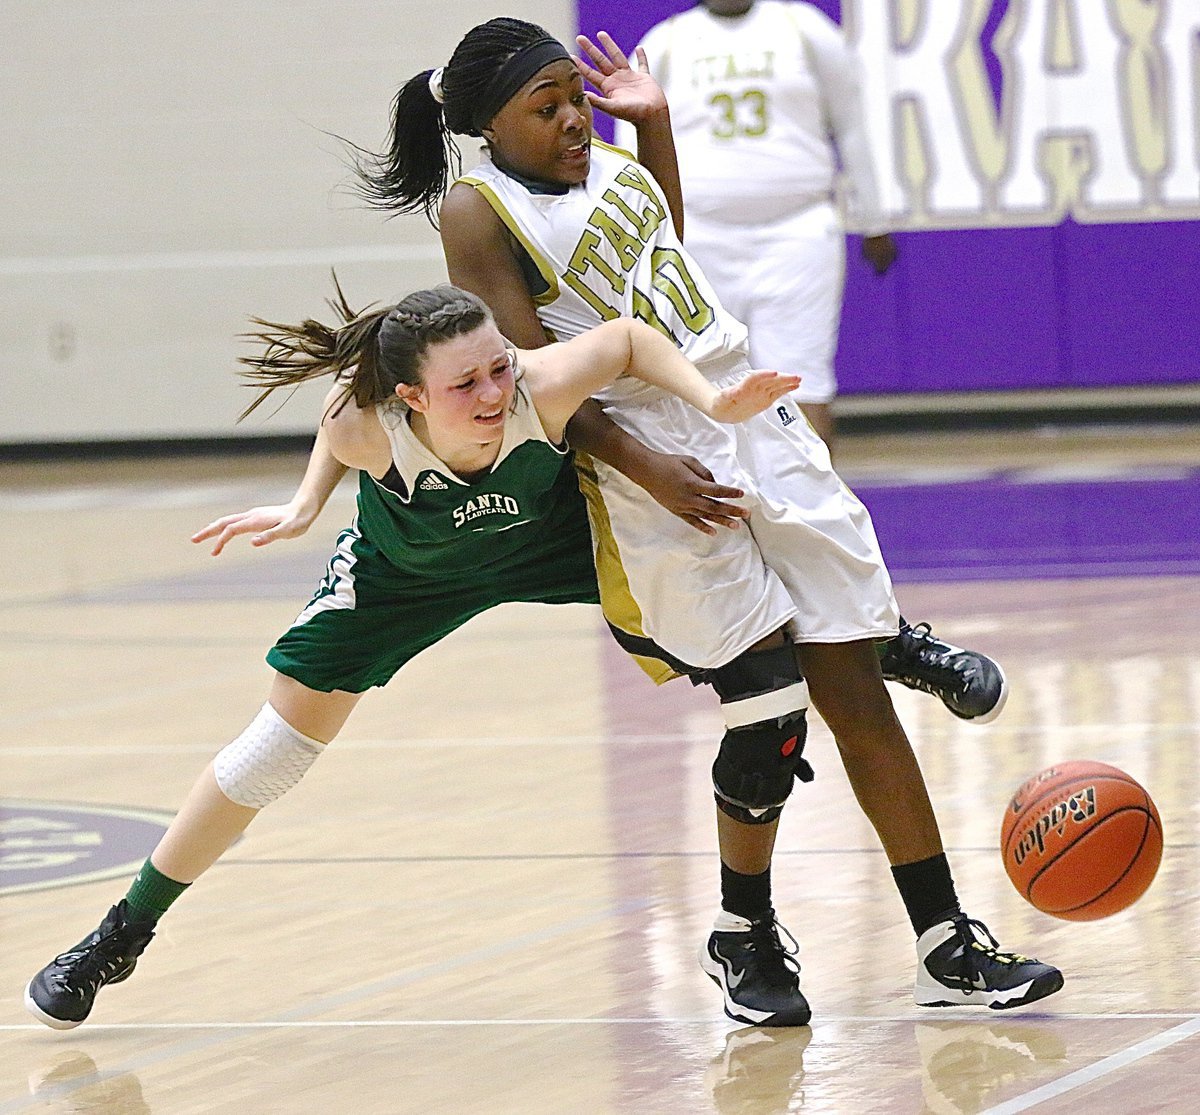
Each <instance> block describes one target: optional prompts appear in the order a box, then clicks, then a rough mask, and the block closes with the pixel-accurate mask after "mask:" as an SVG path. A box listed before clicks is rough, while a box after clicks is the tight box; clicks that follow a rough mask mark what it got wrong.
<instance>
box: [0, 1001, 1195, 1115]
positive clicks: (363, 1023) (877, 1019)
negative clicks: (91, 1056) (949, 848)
mask: <svg viewBox="0 0 1200 1115" xmlns="http://www.w3.org/2000/svg"><path fill="white" fill-rule="evenodd" d="M1177 1018H1184V1019H1187V1022H1186V1023H1185V1024H1184V1025H1183V1026H1176V1027H1174V1028H1173V1029H1171V1030H1167V1031H1166V1033H1165V1034H1160V1035H1159V1036H1158V1038H1151V1039H1148V1040H1147V1041H1145V1042H1140V1043H1139V1044H1138V1045H1135V1046H1131V1047H1130V1049H1129V1050H1126V1051H1125V1053H1122V1054H1114V1056H1113V1057H1109V1058H1106V1059H1105V1061H1100V1062H1097V1064H1096V1065H1093V1066H1091V1068H1090V1069H1083V1070H1080V1072H1079V1073H1072V1074H1071V1076H1067V1077H1063V1081H1067V1080H1071V1079H1072V1077H1075V1076H1080V1075H1082V1074H1083V1073H1086V1072H1089V1071H1091V1070H1094V1069H1096V1068H1097V1067H1098V1066H1099V1065H1104V1064H1106V1063H1107V1061H1112V1060H1116V1059H1117V1058H1119V1057H1125V1056H1127V1055H1128V1054H1129V1053H1132V1052H1134V1051H1135V1050H1140V1049H1142V1048H1143V1047H1144V1046H1147V1045H1149V1044H1151V1043H1153V1042H1155V1041H1158V1042H1159V1044H1158V1045H1157V1046H1155V1048H1154V1049H1149V1050H1146V1051H1145V1052H1143V1053H1141V1054H1139V1056H1146V1055H1147V1054H1148V1053H1152V1052H1155V1051H1156V1050H1157V1049H1160V1048H1164V1047H1165V1046H1166V1045H1171V1044H1174V1042H1176V1041H1182V1040H1183V1039H1184V1038H1186V1037H1190V1036H1191V1035H1192V1034H1194V1033H1196V1032H1197V1031H1200V1018H1197V1017H1196V1016H1193V1015H1187V1014H1172V1013H1161V1012H1147V1013H1144V1014H1143V1013H1131V1014H1054V1015H1046V1014H1039V1015H1036V1016H1035V1015H1027V1016H1025V1022H1026V1024H1027V1025H1039V1024H1041V1025H1044V1024H1047V1023H1051V1022H1064V1023H1065V1022H1130V1021H1134V1022H1141V1021H1147V1020H1155V1019H1162V1020H1170V1019H1177ZM930 1021H936V1022H939V1023H945V1022H949V1021H957V1022H959V1023H960V1024H962V1025H963V1026H987V1025H989V1024H994V1022H995V1020H994V1019H992V1018H990V1017H982V1018H981V1017H973V1018H958V1019H953V1020H951V1019H943V1018H941V1017H938V1018H937V1019H931V1018H929V1017H928V1015H925V1014H920V1015H918V1014H916V1013H915V1012H914V1013H912V1014H895V1015H876V1014H840V1015H839V1014H829V1015H822V1016H821V1020H820V1025H822V1026H826V1025H847V1024H855V1023H859V1024H863V1025H871V1026H878V1025H900V1024H904V1023H909V1022H912V1023H922V1022H930ZM422 1026H429V1027H448V1028H454V1027H465V1026H732V1023H730V1022H728V1021H727V1020H726V1019H724V1018H722V1017H721V1016H719V1015H717V1014H712V1015H706V1016H704V1017H702V1018H665V1017H659V1016H656V1015H650V1016H647V1017H644V1018H609V1017H605V1016H597V1017H594V1018H363V1019H353V1018H352V1019H343V1020H336V1019H328V1020H320V1019H301V1020H279V1021H270V1020H266V1021H262V1020H260V1021H257V1022H231V1021H230V1022H102V1023H96V1024H94V1025H88V1026H86V1027H85V1028H84V1029H83V1030H82V1031H81V1033H88V1034H91V1033H99V1032H100V1031H105V1032H118V1033H119V1032H122V1031H130V1032H138V1031H143V1030H341V1029H348V1030H352V1029H389V1028H392V1029H403V1028H414V1027H422ZM1185 1029H1186V1030H1187V1031H1188V1032H1187V1033H1180V1034H1179V1036H1177V1037H1173V1038H1170V1040H1167V1041H1165V1042H1163V1041H1161V1039H1162V1038H1164V1037H1166V1035H1170V1034H1175V1033H1177V1032H1178V1031H1182V1030H1185ZM0 1031H27V1032H30V1033H33V1032H38V1033H45V1032H46V1027H45V1026H41V1025H39V1024H38V1023H36V1022H29V1023H16V1024H3V1025H0ZM1133 1059H1135V1060H1136V1059H1137V1058H1136V1057H1135V1058H1133ZM1124 1063H1128V1060H1127V1061H1126V1062H1124ZM1116 1067H1120V1066H1116ZM1105 1071H1112V1070H1105ZM1099 1075H1102V1074H1099ZM1058 1083H1061V1082H1058ZM1075 1086H1076V1085H1072V1087H1075ZM1047 1087H1051V1086H1050V1085H1048V1086H1047ZM1064 1090H1066V1089H1064ZM1039 1091H1041V1089H1039ZM1034 1094H1035V1093H1033V1092H1030V1093H1029V1095H1034ZM1054 1094H1055V1095H1057V1094H1060V1093H1057V1092H1056V1093H1054ZM1013 1102H1015V1101H1013ZM1039 1102H1040V1101H1039ZM992 1110H993V1111H996V1112H998V1111H1000V1110H1001V1109H1000V1108H994V1109H992ZM1004 1110H1005V1111H1007V1110H1009V1109H1008V1108H1007V1107H1006V1108H1004ZM1012 1110H1013V1111H1017V1110H1024V1108H1013V1109H1012Z"/></svg>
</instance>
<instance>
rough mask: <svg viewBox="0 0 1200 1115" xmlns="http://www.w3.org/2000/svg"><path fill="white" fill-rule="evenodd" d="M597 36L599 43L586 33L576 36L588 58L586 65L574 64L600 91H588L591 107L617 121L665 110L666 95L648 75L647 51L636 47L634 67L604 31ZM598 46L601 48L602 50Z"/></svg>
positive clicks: (633, 120)
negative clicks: (635, 63)
mask: <svg viewBox="0 0 1200 1115" xmlns="http://www.w3.org/2000/svg"><path fill="white" fill-rule="evenodd" d="M596 38H597V39H598V40H599V41H600V45H599V46H597V45H596V44H595V43H593V42H592V41H591V39H589V38H588V37H587V36H586V35H579V36H578V37H577V38H576V39H575V41H576V42H577V43H578V44H579V49H580V50H581V51H582V52H583V53H584V54H586V55H587V57H588V58H589V59H591V65H589V64H588V62H587V61H586V60H585V59H583V58H575V59H574V61H575V65H576V67H577V68H578V69H579V72H580V73H581V74H583V76H584V78H586V79H587V80H588V81H589V82H590V83H591V84H592V85H594V86H595V87H596V88H597V89H598V90H599V91H600V92H599V93H593V92H592V91H591V90H590V89H589V90H588V91H587V99H588V100H589V101H590V102H591V105H592V107H593V108H598V109H601V110H603V111H604V112H607V113H608V114H609V115H610V116H615V117H616V118H617V119H618V120H628V121H629V122H630V123H631V124H637V123H639V122H641V121H643V120H646V119H648V118H649V117H651V116H653V115H654V114H655V113H658V112H663V111H665V109H666V107H667V98H666V94H664V93H663V91H662V87H661V86H660V85H659V84H658V82H657V81H655V80H654V78H653V77H651V76H650V66H649V63H648V62H647V61H646V52H645V51H644V50H642V48H641V47H638V48H637V51H636V55H637V69H634V68H633V67H632V66H631V65H630V64H629V59H628V58H627V57H626V56H625V52H624V51H623V50H621V48H620V47H619V46H617V44H616V43H615V42H614V41H613V39H612V36H610V35H609V33H608V32H607V31H601V32H599V33H598V34H597V35H596ZM601 47H603V48H604V49H603V50H601Z"/></svg>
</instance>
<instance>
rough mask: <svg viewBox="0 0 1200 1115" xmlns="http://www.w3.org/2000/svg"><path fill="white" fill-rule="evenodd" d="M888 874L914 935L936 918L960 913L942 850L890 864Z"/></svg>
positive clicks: (947, 918) (934, 922)
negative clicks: (927, 855) (890, 868)
mask: <svg viewBox="0 0 1200 1115" xmlns="http://www.w3.org/2000/svg"><path fill="white" fill-rule="evenodd" d="M892 878H893V879H895V880H896V886H897V888H898V889H899V891H900V897H901V898H902V899H903V900H904V908H905V909H906V910H907V911H908V918H909V921H911V922H912V927H913V930H914V931H915V932H916V934H917V936H918V937H919V936H921V934H922V933H924V932H925V930H927V929H929V928H930V927H931V926H934V925H937V924H938V922H940V921H949V920H950V919H951V918H952V917H953V916H954V915H955V914H959V913H962V910H961V909H960V908H959V905H958V895H957V894H955V893H954V880H953V879H952V878H951V877H950V863H949V861H948V860H947V859H946V854H945V853H944V852H942V853H939V854H938V855H936V856H930V857H929V858H928V859H922V860H918V861H917V862H916V863H902V864H900V866H899V867H893V868H892Z"/></svg>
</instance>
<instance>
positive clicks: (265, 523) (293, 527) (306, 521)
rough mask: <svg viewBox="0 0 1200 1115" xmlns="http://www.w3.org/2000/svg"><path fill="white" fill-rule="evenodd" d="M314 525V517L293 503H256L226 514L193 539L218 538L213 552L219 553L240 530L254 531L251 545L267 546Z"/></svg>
mask: <svg viewBox="0 0 1200 1115" xmlns="http://www.w3.org/2000/svg"><path fill="white" fill-rule="evenodd" d="M311 525H312V519H311V518H309V517H308V516H306V515H302V514H301V513H300V512H299V511H298V510H297V509H296V508H295V507H294V506H293V505H292V504H290V503H282V504H278V505H276V506H273V507H252V508H251V509H250V510H249V511H239V512H237V513H236V514H234V515H223V516H222V517H221V518H219V519H214V520H213V521H212V522H211V523H209V524H208V526H206V527H203V528H201V529H200V530H198V531H196V533H195V534H193V535H192V541H193V542H204V541H206V540H207V539H209V538H215V539H216V542H215V543H214V544H213V548H212V556H213V557H216V556H217V555H218V554H219V553H220V552H221V551H222V550H223V549H225V546H226V544H227V543H229V542H231V541H232V540H233V539H234V538H236V537H237V536H238V535H239V534H253V535H254V537H253V538H251V539H250V545H251V546H267V545H269V544H270V543H272V542H274V541H276V540H277V539H280V538H299V537H300V535H302V534H303V533H304V532H305V531H306V530H308V528H309V527H310V526H311Z"/></svg>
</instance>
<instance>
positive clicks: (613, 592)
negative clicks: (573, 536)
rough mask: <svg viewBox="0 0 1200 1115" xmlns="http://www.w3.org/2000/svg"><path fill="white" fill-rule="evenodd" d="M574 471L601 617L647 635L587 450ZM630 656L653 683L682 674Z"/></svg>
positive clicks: (579, 456) (578, 457)
mask: <svg viewBox="0 0 1200 1115" xmlns="http://www.w3.org/2000/svg"><path fill="white" fill-rule="evenodd" d="M575 472H576V474H577V475H578V477H579V490H580V491H581V492H582V493H583V498H584V499H585V500H587V506H588V519H589V520H590V521H591V524H592V546H593V548H594V550H595V554H596V580H597V582H598V583H599V585H600V609H601V611H602V612H603V613H604V618H605V619H606V620H608V622H609V623H611V624H612V625H613V626H614V627H619V628H620V629H621V630H622V631H627V632H628V633H629V634H630V635H636V636H638V637H639V638H643V639H644V638H646V632H645V631H644V630H643V628H642V609H641V608H639V607H638V602H637V601H636V600H635V599H634V597H633V593H632V591H630V588H629V578H628V577H627V576H626V575H625V567H624V566H623V565H622V564H621V551H620V550H619V549H618V547H617V540H616V538H614V537H613V532H612V523H611V522H610V521H609V517H608V507H607V506H606V505H605V503H604V494H603V492H601V490H600V481H599V480H598V479H597V477H596V467H595V465H593V464H592V459H591V457H589V456H588V455H587V454H586V453H581V452H579V451H578V450H576V452H575ZM629 657H630V658H632V659H633V660H634V661H635V662H636V663H637V664H638V665H639V666H640V667H641V668H642V669H643V670H644V671H645V672H646V673H647V674H648V675H649V676H650V679H651V681H653V682H654V683H655V684H656V685H662V684H663V682H666V681H670V680H671V679H672V678H677V677H680V676H682V675H680V674H678V673H677V672H676V671H674V670H672V669H671V667H670V666H668V665H667V664H666V663H665V662H662V661H660V660H659V659H657V658H646V657H644V656H642V655H640V654H631V655H630V656H629Z"/></svg>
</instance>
